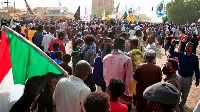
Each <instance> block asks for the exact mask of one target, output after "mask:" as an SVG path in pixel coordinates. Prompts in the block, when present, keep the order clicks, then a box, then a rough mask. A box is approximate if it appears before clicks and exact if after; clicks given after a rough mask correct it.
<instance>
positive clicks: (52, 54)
mask: <svg viewBox="0 0 200 112" xmlns="http://www.w3.org/2000/svg"><path fill="white" fill-rule="evenodd" d="M50 56H51V59H52V60H54V59H56V56H55V52H54V51H51V53H50Z"/></svg>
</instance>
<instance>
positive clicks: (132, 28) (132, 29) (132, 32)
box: [128, 26, 135, 39]
mask: <svg viewBox="0 0 200 112" xmlns="http://www.w3.org/2000/svg"><path fill="white" fill-rule="evenodd" d="M128 33H129V34H130V36H129V39H131V38H132V37H133V36H134V35H135V30H134V26H131V29H130V30H129V32H128Z"/></svg>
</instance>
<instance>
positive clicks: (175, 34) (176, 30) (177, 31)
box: [174, 29, 180, 37]
mask: <svg viewBox="0 0 200 112" xmlns="http://www.w3.org/2000/svg"><path fill="white" fill-rule="evenodd" d="M179 36H180V34H179V29H175V30H174V37H179Z"/></svg>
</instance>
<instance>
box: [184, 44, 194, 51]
mask: <svg viewBox="0 0 200 112" xmlns="http://www.w3.org/2000/svg"><path fill="white" fill-rule="evenodd" d="M192 49H193V43H192V42H188V43H187V44H186V46H185V51H186V53H192Z"/></svg>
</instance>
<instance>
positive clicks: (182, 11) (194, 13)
mask: <svg viewBox="0 0 200 112" xmlns="http://www.w3.org/2000/svg"><path fill="white" fill-rule="evenodd" d="M166 9H167V15H168V18H169V22H171V21H173V20H174V23H175V24H186V23H187V22H188V23H189V24H191V23H194V22H196V21H197V20H198V18H199V17H200V12H199V11H200V0H173V1H171V2H169V3H168V4H167V7H166Z"/></svg>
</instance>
